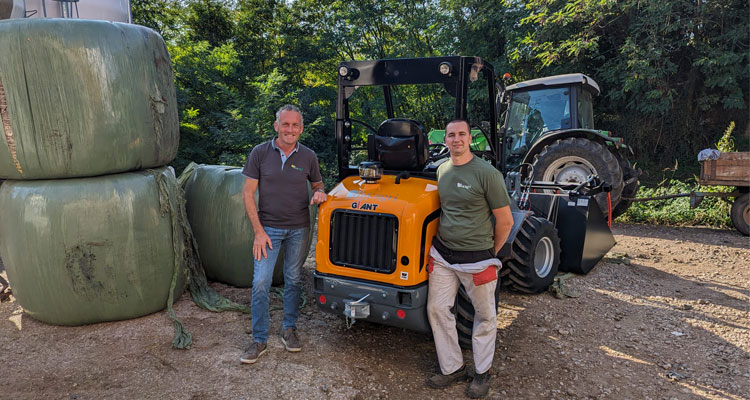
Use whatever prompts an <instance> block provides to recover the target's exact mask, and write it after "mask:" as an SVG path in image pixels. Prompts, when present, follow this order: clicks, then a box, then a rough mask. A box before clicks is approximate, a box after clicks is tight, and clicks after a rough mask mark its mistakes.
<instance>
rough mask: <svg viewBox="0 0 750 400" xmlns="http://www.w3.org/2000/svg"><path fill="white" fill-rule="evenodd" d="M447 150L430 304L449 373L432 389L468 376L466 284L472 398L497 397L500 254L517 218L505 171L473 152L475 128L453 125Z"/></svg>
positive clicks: (442, 367) (431, 383) (440, 181)
mask: <svg viewBox="0 0 750 400" xmlns="http://www.w3.org/2000/svg"><path fill="white" fill-rule="evenodd" d="M445 144H446V145H447V146H448V149H449V151H450V159H449V160H448V161H446V162H445V163H443V164H442V165H440V167H438V170H437V181H438V193H439V195H440V207H441V209H442V212H441V214H440V226H439V228H438V232H437V235H436V236H435V238H434V239H433V242H432V243H433V245H432V248H431V249H430V257H431V258H432V260H431V263H432V268H431V271H430V279H429V289H428V290H429V292H428V299H427V316H428V318H429V321H430V326H431V327H432V332H433V336H434V337H435V349H436V350H437V356H438V363H439V364H440V371H441V373H440V374H436V375H434V376H432V377H430V378H429V379H428V380H427V385H428V386H430V387H433V388H444V387H448V386H450V385H452V384H453V383H455V382H458V381H462V380H465V379H466V378H467V374H466V366H465V365H464V359H463V355H462V353H461V348H460V347H459V344H458V334H457V332H456V319H455V317H454V315H453V313H452V312H451V308H452V307H453V304H454V302H455V299H456V294H457V293H458V288H459V285H463V286H464V288H465V289H466V293H467V294H468V295H469V298H470V299H471V303H472V304H473V306H474V311H475V313H474V326H473V330H472V338H471V339H472V352H473V354H474V370H475V374H474V379H473V380H472V382H471V384H469V386H468V387H467V389H466V394H467V396H469V397H471V398H481V397H484V396H486V395H487V393H488V392H489V388H490V377H491V375H490V367H491V366H492V359H493V356H494V354H495V337H496V335H497V306H496V304H495V287H496V285H497V269H498V267H500V260H499V259H497V258H496V256H495V255H496V254H497V252H498V251H499V250H500V248H501V247H502V246H503V244H504V243H505V240H506V239H507V238H508V235H509V234H510V230H511V228H512V227H513V215H512V214H511V212H510V207H509V205H510V200H509V198H508V192H507V191H506V189H505V182H504V179H503V175H502V173H500V172H499V171H498V170H497V169H495V168H494V167H493V166H492V165H490V164H489V163H487V162H485V161H483V160H481V159H480V158H478V157H475V156H474V154H472V153H471V150H470V148H469V145H470V144H471V129H470V127H469V123H468V122H466V121H464V120H454V121H451V122H449V123H448V125H447V126H446V127H445ZM493 217H494V219H495V223H494V226H493V223H492V218H493Z"/></svg>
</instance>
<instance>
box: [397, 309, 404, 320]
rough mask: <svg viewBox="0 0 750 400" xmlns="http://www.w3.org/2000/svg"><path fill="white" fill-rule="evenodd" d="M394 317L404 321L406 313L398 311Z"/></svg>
mask: <svg viewBox="0 0 750 400" xmlns="http://www.w3.org/2000/svg"><path fill="white" fill-rule="evenodd" d="M396 316H398V317H399V318H401V319H404V318H406V311H404V310H398V311H396Z"/></svg>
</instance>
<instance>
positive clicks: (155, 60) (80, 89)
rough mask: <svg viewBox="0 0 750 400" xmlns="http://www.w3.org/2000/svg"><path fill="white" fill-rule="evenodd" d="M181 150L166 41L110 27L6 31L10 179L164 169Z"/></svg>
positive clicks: (2, 77)
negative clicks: (163, 166)
mask: <svg viewBox="0 0 750 400" xmlns="http://www.w3.org/2000/svg"><path fill="white" fill-rule="evenodd" d="M178 143H179V121H178V112H177V101H176V95H175V86H174V75H173V73H172V66H171V61H170V58H169V53H168V52H167V48H166V46H165V44H164V41H163V40H162V38H161V36H159V35H158V34H157V33H156V32H154V31H153V30H151V29H149V28H146V27H142V26H138V25H131V24H121V23H112V22H106V21H90V20H73V19H12V20H5V21H0V178H5V179H16V180H26V179H56V178H68V177H85V176H97V175H104V174H112V173H118V172H124V171H132V170H139V169H146V168H151V167H158V166H162V165H166V164H168V163H169V162H170V161H172V160H173V159H174V157H175V156H176V154H177V146H178Z"/></svg>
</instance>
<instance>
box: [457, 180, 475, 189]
mask: <svg viewBox="0 0 750 400" xmlns="http://www.w3.org/2000/svg"><path fill="white" fill-rule="evenodd" d="M456 187H460V188H462V189H466V190H470V189H471V185H465V184H463V183H461V182H456Z"/></svg>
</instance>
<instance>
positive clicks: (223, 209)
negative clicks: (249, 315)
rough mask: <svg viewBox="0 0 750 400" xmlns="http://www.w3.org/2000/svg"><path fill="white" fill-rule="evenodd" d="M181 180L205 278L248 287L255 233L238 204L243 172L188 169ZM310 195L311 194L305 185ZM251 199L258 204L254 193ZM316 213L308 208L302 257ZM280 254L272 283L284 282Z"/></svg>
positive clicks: (200, 167) (201, 167)
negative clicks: (306, 238) (308, 228)
mask: <svg viewBox="0 0 750 400" xmlns="http://www.w3.org/2000/svg"><path fill="white" fill-rule="evenodd" d="M193 167H194V169H193ZM180 179H181V180H184V182H185V183H184V185H185V208H186V211H187V218H188V221H189V222H190V226H191V228H192V230H193V235H194V236H195V240H196V242H197V243H198V251H199V252H200V258H201V262H202V263H203V269H204V270H205V271H206V276H207V277H208V278H209V279H211V280H214V281H218V282H223V283H227V284H230V285H232V286H236V287H250V286H251V285H252V280H253V270H254V268H253V241H254V240H255V233H254V231H253V227H252V224H250V219H249V218H248V217H247V214H246V211H245V203H244V202H243V200H242V188H243V187H244V185H245V180H246V179H247V178H246V177H245V176H244V175H242V168H240V167H229V166H223V165H197V166H195V165H193V166H191V167H188V168H186V171H185V172H183V176H181V177H180ZM308 192H309V194H310V195H311V193H310V192H311V190H310V188H309V185H308ZM255 195H256V197H255V200H256V203H257V201H258V192H257V191H256V193H255ZM317 215H318V207H317V205H314V206H310V237H309V239H308V241H307V245H306V247H305V253H307V252H308V251H309V250H310V244H311V242H312V236H313V232H312V230H313V227H314V226H315V220H316V218H317ZM283 254H284V249H283V247H282V249H281V254H280V255H279V258H278V260H277V261H276V265H275V267H274V274H273V284H274V285H279V284H281V283H282V282H283V281H284V271H283V265H284V264H283V262H284V257H283Z"/></svg>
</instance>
